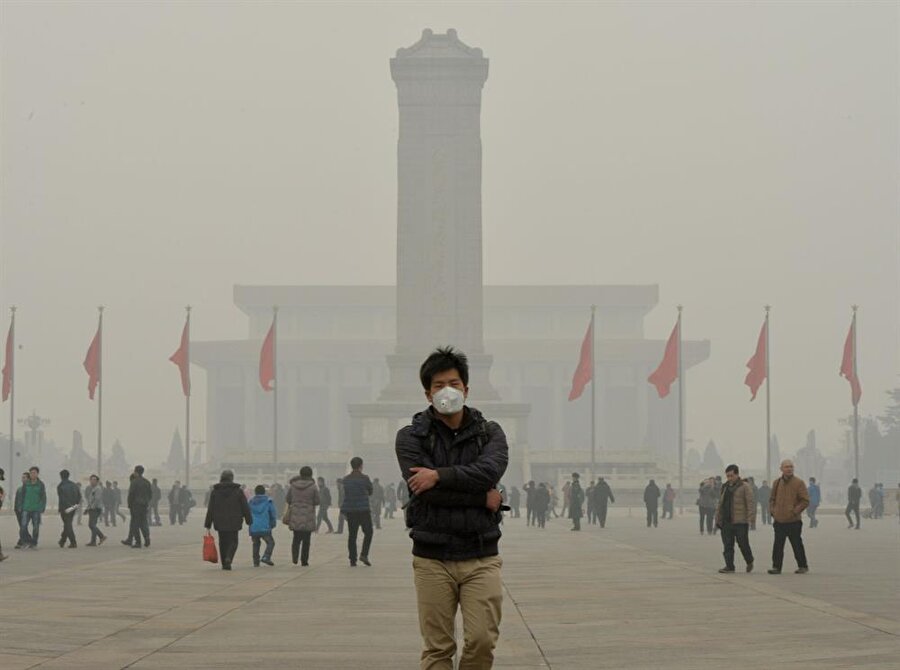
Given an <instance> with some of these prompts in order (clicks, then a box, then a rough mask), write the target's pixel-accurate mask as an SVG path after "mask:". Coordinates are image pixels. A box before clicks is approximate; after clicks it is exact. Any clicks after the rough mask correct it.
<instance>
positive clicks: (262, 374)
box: [259, 319, 275, 391]
mask: <svg viewBox="0 0 900 670" xmlns="http://www.w3.org/2000/svg"><path fill="white" fill-rule="evenodd" d="M273 381H275V319H272V325H271V327H270V328H269V334H268V335H266V339H265V340H264V341H263V345H262V351H260V352H259V383H260V385H262V388H263V391H271V390H272V389H273V388H274V387H273V386H272V382H273Z"/></svg>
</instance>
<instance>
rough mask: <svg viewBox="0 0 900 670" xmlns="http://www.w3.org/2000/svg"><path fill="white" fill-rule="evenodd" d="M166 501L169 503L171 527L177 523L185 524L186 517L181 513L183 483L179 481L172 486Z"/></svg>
mask: <svg viewBox="0 0 900 670" xmlns="http://www.w3.org/2000/svg"><path fill="white" fill-rule="evenodd" d="M166 499H167V500H168V501H169V525H170V526H174V525H175V524H176V523H184V520H183V519H184V516H183V514H182V511H181V482H180V481H178V480H177V479H176V480H175V482H174V483H173V484H172V488H170V489H169V494H168V495H167V496H166ZM207 507H208V505H207Z"/></svg>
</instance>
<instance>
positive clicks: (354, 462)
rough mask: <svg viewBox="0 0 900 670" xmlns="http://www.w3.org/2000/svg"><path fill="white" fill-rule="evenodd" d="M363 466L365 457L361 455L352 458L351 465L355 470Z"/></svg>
mask: <svg viewBox="0 0 900 670" xmlns="http://www.w3.org/2000/svg"><path fill="white" fill-rule="evenodd" d="M362 466H363V459H361V458H360V457H359V456H354V457H353V458H351V459H350V467H351V468H353V469H354V470H359V469H360V468H361V467H362Z"/></svg>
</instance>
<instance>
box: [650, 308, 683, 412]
mask: <svg viewBox="0 0 900 670" xmlns="http://www.w3.org/2000/svg"><path fill="white" fill-rule="evenodd" d="M679 325H680V324H679V323H676V324H675V327H674V328H673V329H672V334H671V335H669V341H668V342H666V353H665V354H664V355H663V359H662V362H661V363H660V364H659V367H658V368H656V370H655V371H654V372H653V374H652V375H650V376H649V377H647V381H648V382H650V383H651V384H653V385H654V386H655V387H656V392H657V393H659V397H660V398H665V397H666V396H667V395H669V389H670V388H671V387H672V383H673V382H674V381H675V380H676V379H678V357H679V356H680V355H681V352H680V351H679V350H678V339H679V338H678V334H679V333H678V328H679Z"/></svg>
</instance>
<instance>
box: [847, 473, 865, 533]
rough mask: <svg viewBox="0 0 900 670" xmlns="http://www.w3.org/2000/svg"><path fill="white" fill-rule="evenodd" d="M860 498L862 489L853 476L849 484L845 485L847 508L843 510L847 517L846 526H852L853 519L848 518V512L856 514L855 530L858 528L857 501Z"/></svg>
mask: <svg viewBox="0 0 900 670" xmlns="http://www.w3.org/2000/svg"><path fill="white" fill-rule="evenodd" d="M860 500H862V489H861V488H860V486H859V480H858V479H856V478H855V477H854V479H853V481H852V482H851V483H850V486H848V487H847V508H846V509H845V510H844V516H846V517H847V523H848V524H849V525H848V526H847V528H853V519H851V518H850V512H853V513H854V514H855V515H856V530H859V501H860Z"/></svg>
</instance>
